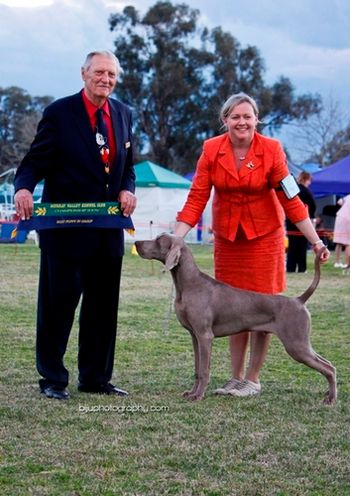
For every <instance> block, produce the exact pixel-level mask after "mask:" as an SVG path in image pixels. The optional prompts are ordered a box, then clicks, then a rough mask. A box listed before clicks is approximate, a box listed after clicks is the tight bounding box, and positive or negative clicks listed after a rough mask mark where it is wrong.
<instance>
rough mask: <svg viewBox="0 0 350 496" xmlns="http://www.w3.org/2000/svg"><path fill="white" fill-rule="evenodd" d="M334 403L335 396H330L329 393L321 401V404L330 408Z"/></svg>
mask: <svg viewBox="0 0 350 496" xmlns="http://www.w3.org/2000/svg"><path fill="white" fill-rule="evenodd" d="M335 401H336V397H335V395H334V394H331V393H330V391H327V392H326V394H325V397H324V400H323V404H324V405H328V406H331V405H334V403H335Z"/></svg>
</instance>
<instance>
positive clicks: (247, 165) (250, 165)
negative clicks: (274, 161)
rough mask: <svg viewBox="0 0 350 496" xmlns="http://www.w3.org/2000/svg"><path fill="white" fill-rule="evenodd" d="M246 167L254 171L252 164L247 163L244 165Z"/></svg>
mask: <svg viewBox="0 0 350 496" xmlns="http://www.w3.org/2000/svg"><path fill="white" fill-rule="evenodd" d="M246 167H248V169H254V164H253V162H252V161H250V162H248V163H247V164H246Z"/></svg>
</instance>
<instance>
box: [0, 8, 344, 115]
mask: <svg viewBox="0 0 350 496" xmlns="http://www.w3.org/2000/svg"><path fill="white" fill-rule="evenodd" d="M183 2H184V3H186V4H188V5H190V6H191V7H194V8H198V9H199V10H200V12H201V22H202V23H203V24H204V25H206V26H208V27H210V28H212V27H215V26H222V28H223V29H224V30H227V31H229V32H230V33H231V34H232V35H233V36H234V37H235V38H236V39H237V40H238V41H239V42H240V43H241V45H242V46H243V47H245V46H247V45H248V44H250V45H255V46H257V47H258V48H259V50H260V53H261V56H262V58H263V59H264V61H265V64H266V69H267V70H266V74H265V78H266V81H267V82H268V83H273V82H274V81H275V80H276V78H277V77H278V76H280V75H282V74H283V75H284V76H287V77H289V78H290V79H291V81H292V83H293V84H294V86H295V88H296V91H297V93H298V94H301V93H305V92H311V93H320V94H321V95H322V96H324V97H325V98H327V97H328V95H329V94H332V96H333V98H334V99H335V100H339V101H340V102H342V103H344V105H346V106H349V107H350V91H349V88H350V1H349V0H280V1H279V2H277V1H276V0H248V1H247V0H187V1H186V0H183ZM155 3H156V2H155V1H150V0H134V1H127V0H0V50H1V51H0V53H1V67H2V68H1V72H0V86H2V87H7V86H11V85H16V86H20V87H21V88H24V89H25V90H27V91H28V92H29V93H30V94H31V95H37V96H42V95H48V94H49V95H52V96H54V97H55V98H58V97H60V96H65V95H67V94H70V93H73V92H76V91H78V90H79V89H80V88H81V86H82V83H81V79H80V66H81V64H82V61H83V59H84V56H85V55H86V53H88V52H89V51H91V50H92V49H98V48H111V49H113V37H114V36H113V33H110V32H109V30H108V17H109V15H110V13H111V12H117V11H120V10H121V9H122V8H123V7H124V6H125V5H130V4H132V5H134V6H135V8H136V9H137V10H139V11H140V12H141V13H145V12H146V11H147V10H148V8H149V7H150V6H151V5H154V4H155ZM174 3H176V2H174ZM178 3H180V2H178ZM119 55H120V57H119V58H120V60H121V63H122V62H123V56H122V54H119Z"/></svg>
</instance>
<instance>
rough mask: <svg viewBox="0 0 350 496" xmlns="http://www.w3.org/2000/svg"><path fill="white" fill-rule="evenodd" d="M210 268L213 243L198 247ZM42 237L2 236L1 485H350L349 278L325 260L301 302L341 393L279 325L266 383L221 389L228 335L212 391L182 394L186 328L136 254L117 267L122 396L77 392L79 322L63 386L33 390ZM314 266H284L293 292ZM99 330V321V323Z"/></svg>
mask: <svg viewBox="0 0 350 496" xmlns="http://www.w3.org/2000/svg"><path fill="white" fill-rule="evenodd" d="M193 251H194V254H195V258H196V260H197V262H198V264H199V265H200V266H201V267H202V269H203V270H204V271H205V272H207V273H212V247H211V246H195V247H193ZM38 263H39V250H38V248H36V247H35V246H34V245H32V244H29V243H26V244H25V245H18V246H15V245H0V342H1V347H0V494H1V495H4V496H5V495H6V496H7V495H8V496H16V495H21V496H23V495H49V496H56V495H57V496H58V495H60V496H64V495H67V496H68V495H72V496H73V495H79V496H80V495H81V496H83V495H84V496H90V495H91V496H94V495H103V496H111V495H121V496H124V495H125V496H129V495H130V496H138V495H140V496H144V495H152V496H153V495H155V496H158V495H196V496H197V495H198V496H200V495H203V496H204V495H205V496H225V495H230V496H234V495H237V496H265V495H266V496H267V495H269V496H270V495H276V496H277V495H278V496H282V495H283V496H297V495H298V496H304V495H310V496H316V495H317V496H326V495H332V496H333V495H335V496H342V495H350V456H349V453H350V400H349V392H350V386H349V372H350V365H349V360H350V315H349V308H350V290H349V286H350V277H347V276H344V275H343V274H342V272H341V270H339V269H335V268H333V263H331V262H330V263H328V264H327V266H326V267H323V268H322V279H321V283H320V286H319V288H318V290H317V291H316V293H315V294H314V295H313V296H312V298H311V299H310V301H309V302H308V308H309V310H310V312H311V314H312V316H313V331H312V343H313V347H314V348H315V350H316V351H317V352H319V353H320V354H321V355H323V356H324V357H326V358H327V359H329V360H330V361H331V362H333V364H334V365H335V366H336V367H337V371H338V387H339V399H338V402H337V404H336V405H335V406H334V407H325V406H323V404H322V399H323V394H324V391H325V389H326V380H325V379H324V378H323V377H322V376H321V375H320V374H318V373H317V372H315V371H313V370H310V369H308V368H307V367H305V366H303V365H300V364H297V363H296V362H294V361H293V360H292V359H291V358H290V357H289V356H288V355H287V354H286V352H285V351H284V349H283V347H282V345H281V344H280V342H279V341H278V340H277V338H275V337H274V338H273V340H272V345H271V348H270V351H269V354H268V358H267V360H266V363H265V366H264V369H263V374H262V385H263V392H262V394H261V396H259V397H255V398H249V399H243V398H242V399H238V398H232V397H229V398H227V397H217V396H214V395H213V390H214V389H215V388H216V387H219V386H220V385H222V383H223V382H224V381H225V380H227V379H228V377H229V353H228V343H227V339H226V338H222V339H218V340H216V341H215V343H214V349H213V356H212V365H211V382H210V384H209V387H208V390H207V394H206V398H205V399H204V400H203V401H202V402H199V403H195V404H192V403H189V402H186V400H184V399H183V398H182V397H181V393H182V392H183V391H184V390H185V389H187V388H189V386H191V385H192V380H193V356H192V348H191V346H192V345H191V338H190V335H189V334H188V332H187V331H185V330H184V329H183V328H182V327H181V326H180V325H179V324H178V322H177V321H176V318H175V315H174V312H173V310H172V308H171V299H172V285H171V277H170V274H168V273H164V272H162V270H161V269H162V266H161V264H159V263H158V262H151V261H146V260H143V259H141V258H140V257H138V256H134V255H132V254H131V247H130V246H127V253H126V256H125V262H124V272H123V279H122V297H121V303H120V319H119V321H120V323H119V331H118V332H119V334H118V340H117V350H116V351H117V352H116V363H115V377H114V382H115V383H116V384H119V385H120V386H121V387H123V388H125V389H127V390H129V392H130V393H131V394H130V396H129V397H128V398H122V399H121V398H111V397H108V396H99V395H88V394H84V393H79V392H78V391H77V389H76V381H77V365H76V355H77V324H75V326H74V329H73V331H72V335H71V339H70V341H69V348H68V351H67V354H66V365H67V367H68V368H69V370H70V373H71V380H70V386H69V389H70V392H71V399H70V401H67V402H59V401H56V400H49V399H47V398H45V397H42V396H41V395H40V394H39V392H38V386H37V380H38V377H37V373H36V370H35V358H34V345H35V306H36V290H37V278H38ZM311 279H312V259H311V255H310V259H309V273H308V274H290V275H288V292H287V294H290V295H298V294H300V293H302V292H303V290H304V289H305V288H306V287H307V286H308V284H309V282H310V281H311ZM96 332H98V329H96Z"/></svg>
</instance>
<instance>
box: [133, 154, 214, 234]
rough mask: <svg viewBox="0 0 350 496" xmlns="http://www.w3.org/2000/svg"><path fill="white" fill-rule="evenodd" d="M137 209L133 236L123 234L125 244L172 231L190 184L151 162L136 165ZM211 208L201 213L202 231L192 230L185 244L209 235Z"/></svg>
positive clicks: (134, 217) (134, 216) (134, 215)
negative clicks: (207, 227)
mask: <svg viewBox="0 0 350 496" xmlns="http://www.w3.org/2000/svg"><path fill="white" fill-rule="evenodd" d="M135 172H136V197H137V208H136V210H135V212H134V214H133V215H132V219H133V223H134V227H135V234H134V236H130V235H128V234H127V235H126V239H127V241H135V240H138V239H151V238H154V237H155V236H157V235H158V234H161V233H162V232H170V233H171V232H173V230H174V227H175V219H176V214H177V212H178V211H179V210H181V208H182V206H183V205H184V203H185V201H186V198H187V195H188V192H189V189H190V187H191V181H189V180H188V179H185V178H184V177H182V176H180V175H179V174H176V173H175V172H172V171H170V170H168V169H166V168H164V167H161V166H159V165H156V164H154V163H153V162H150V161H145V162H141V163H139V164H136V165H135ZM209 216H210V206H208V207H207V209H206V211H205V212H204V214H203V221H202V222H203V226H204V227H203V230H201V231H200V230H199V229H201V228H195V229H192V231H191V232H190V233H189V234H188V235H187V237H186V241H188V242H193V243H194V242H198V241H199V240H202V241H204V242H205V241H206V240H207V238H208V236H209V235H208V233H207V229H206V226H208V225H209V223H208V222H206V220H205V219H208V218H209Z"/></svg>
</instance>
